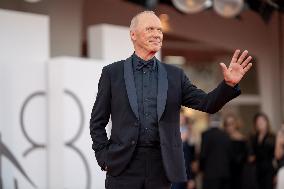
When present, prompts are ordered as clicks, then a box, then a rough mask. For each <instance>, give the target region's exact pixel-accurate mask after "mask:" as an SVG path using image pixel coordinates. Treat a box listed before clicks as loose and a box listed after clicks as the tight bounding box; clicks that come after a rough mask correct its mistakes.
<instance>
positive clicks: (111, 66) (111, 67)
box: [104, 60, 125, 70]
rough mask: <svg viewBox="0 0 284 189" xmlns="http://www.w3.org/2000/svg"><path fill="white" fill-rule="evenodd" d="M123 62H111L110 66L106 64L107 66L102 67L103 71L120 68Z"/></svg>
mask: <svg viewBox="0 0 284 189" xmlns="http://www.w3.org/2000/svg"><path fill="white" fill-rule="evenodd" d="M124 62H125V60H120V61H117V62H113V63H111V64H108V65H106V66H104V69H107V70H113V69H119V68H120V67H122V66H123V63H124Z"/></svg>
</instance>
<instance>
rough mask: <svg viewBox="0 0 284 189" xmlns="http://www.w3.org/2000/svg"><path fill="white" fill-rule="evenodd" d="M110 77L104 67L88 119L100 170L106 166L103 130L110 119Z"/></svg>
mask: <svg viewBox="0 0 284 189" xmlns="http://www.w3.org/2000/svg"><path fill="white" fill-rule="evenodd" d="M110 85H111V84H110V77H109V75H108V72H107V69H106V67H104V68H103V70H102V74H101V77H100V80H99V84H98V93H97V97H96V101H95V103H94V106H93V109H92V113H91V119H90V135H91V138H92V141H93V144H92V148H93V150H94V151H95V155H96V159H97V162H98V164H99V166H100V167H101V169H102V170H105V166H106V162H105V161H106V150H107V149H106V147H107V144H108V138H107V133H106V130H105V127H106V125H107V124H108V121H109V117H110V111H111V110H110V109H111V103H110V102H111V87H110Z"/></svg>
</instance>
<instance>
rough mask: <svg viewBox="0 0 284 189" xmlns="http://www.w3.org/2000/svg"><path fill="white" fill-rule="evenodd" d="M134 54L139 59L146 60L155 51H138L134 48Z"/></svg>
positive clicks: (153, 54) (150, 57) (151, 56)
mask: <svg viewBox="0 0 284 189" xmlns="http://www.w3.org/2000/svg"><path fill="white" fill-rule="evenodd" d="M135 54H136V55H137V56H138V57H140V58H141V59H143V60H145V61H148V60H150V59H152V58H153V57H154V56H155V54H156V52H139V51H136V50H135Z"/></svg>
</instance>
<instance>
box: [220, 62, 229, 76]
mask: <svg viewBox="0 0 284 189" xmlns="http://www.w3.org/2000/svg"><path fill="white" fill-rule="evenodd" d="M220 66H221V69H222V72H223V74H224V75H225V73H226V72H227V70H228V69H227V66H226V65H225V64H224V63H223V62H222V63H220Z"/></svg>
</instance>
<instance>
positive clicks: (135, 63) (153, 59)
mask: <svg viewBox="0 0 284 189" xmlns="http://www.w3.org/2000/svg"><path fill="white" fill-rule="evenodd" d="M151 61H153V62H154V63H153V67H152V68H151V70H155V69H156V57H155V56H154V57H153V58H151V59H150V60H147V61H146V60H143V59H142V58H140V57H139V56H137V55H136V54H135V52H134V53H133V54H132V62H133V68H134V69H135V70H136V68H137V66H138V63H139V62H142V63H143V64H147V63H148V62H151Z"/></svg>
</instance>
